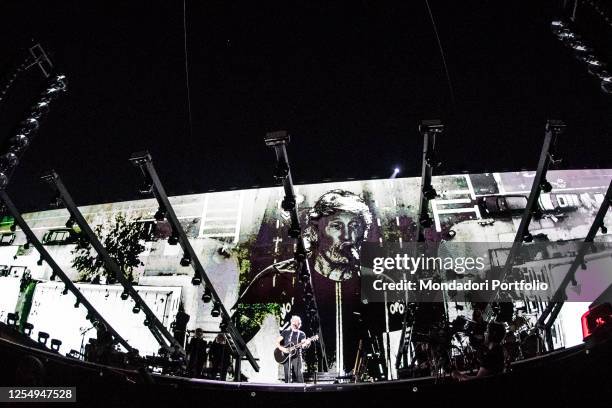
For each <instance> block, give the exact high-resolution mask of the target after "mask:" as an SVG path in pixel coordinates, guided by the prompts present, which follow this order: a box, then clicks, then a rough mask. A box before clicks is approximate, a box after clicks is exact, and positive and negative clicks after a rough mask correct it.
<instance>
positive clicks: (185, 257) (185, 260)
mask: <svg viewBox="0 0 612 408" xmlns="http://www.w3.org/2000/svg"><path fill="white" fill-rule="evenodd" d="M189 265H191V258H189V255H187V254H184V255H183V257H182V258H181V266H189ZM198 285H199V284H198Z"/></svg>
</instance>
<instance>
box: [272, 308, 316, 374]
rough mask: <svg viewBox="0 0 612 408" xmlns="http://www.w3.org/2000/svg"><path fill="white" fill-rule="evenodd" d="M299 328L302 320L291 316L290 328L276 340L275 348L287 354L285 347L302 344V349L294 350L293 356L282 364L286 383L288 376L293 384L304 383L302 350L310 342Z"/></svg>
mask: <svg viewBox="0 0 612 408" xmlns="http://www.w3.org/2000/svg"><path fill="white" fill-rule="evenodd" d="M301 326H302V319H301V318H300V316H291V326H290V327H289V328H288V329H286V330H283V331H282V332H281V333H280V336H278V338H277V339H276V347H277V348H278V349H279V350H280V351H282V352H283V353H288V352H289V350H288V349H287V347H285V346H288V345H296V344H300V343H302V347H300V348H298V349H296V350H295V351H294V354H293V355H291V356H290V358H288V359H287V361H285V362H284V363H283V369H284V371H285V382H286V383H288V382H290V381H289V379H290V377H289V376H290V375H291V378H292V379H294V380H295V382H299V383H303V382H304V374H303V373H302V349H305V348H308V347H309V346H310V343H311V341H310V340H309V339H307V338H306V334H305V333H304V332H303V331H301V330H300V327H301ZM292 382H293V380H292Z"/></svg>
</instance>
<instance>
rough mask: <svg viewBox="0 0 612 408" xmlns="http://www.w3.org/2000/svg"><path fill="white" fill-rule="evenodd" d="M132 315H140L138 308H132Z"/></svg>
mask: <svg viewBox="0 0 612 408" xmlns="http://www.w3.org/2000/svg"><path fill="white" fill-rule="evenodd" d="M132 313H134V314H138V313H140V306H138V305H136V306H134V307H133V308H132Z"/></svg>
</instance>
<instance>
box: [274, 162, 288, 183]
mask: <svg viewBox="0 0 612 408" xmlns="http://www.w3.org/2000/svg"><path fill="white" fill-rule="evenodd" d="M288 175H289V165H288V164H287V162H286V161H284V160H281V161H279V162H278V163H277V164H276V167H275V168H274V178H277V179H284V178H285V177H287V176H288Z"/></svg>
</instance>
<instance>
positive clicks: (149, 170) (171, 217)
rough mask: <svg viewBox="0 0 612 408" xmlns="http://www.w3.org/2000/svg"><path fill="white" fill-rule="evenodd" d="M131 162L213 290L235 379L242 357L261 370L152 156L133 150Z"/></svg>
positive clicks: (186, 253) (196, 270) (201, 276)
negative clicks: (233, 355) (180, 218)
mask: <svg viewBox="0 0 612 408" xmlns="http://www.w3.org/2000/svg"><path fill="white" fill-rule="evenodd" d="M130 161H131V162H132V164H133V165H134V166H136V167H138V168H139V169H140V170H141V172H142V174H143V176H144V177H145V181H146V182H148V183H150V186H151V190H152V193H153V195H154V196H155V199H156V200H157V202H158V204H159V206H160V208H161V209H163V210H165V213H166V218H167V219H168V222H169V223H170V225H171V226H172V234H173V236H176V237H177V238H178V244H180V246H181V248H182V250H183V253H184V254H185V255H186V256H187V257H188V258H187V259H189V260H190V262H189V263H190V265H191V267H192V268H193V270H194V271H195V273H196V274H197V276H198V277H199V278H200V282H199V283H204V284H205V285H206V286H205V287H206V289H207V290H209V291H210V294H211V296H212V300H213V301H214V302H215V305H217V306H218V309H219V312H220V315H221V321H222V324H223V325H224V326H225V330H224V331H225V332H226V338H227V340H228V343H229V345H230V347H231V348H232V350H233V352H234V354H235V360H236V367H235V372H236V375H235V376H234V380H235V381H240V365H241V361H242V359H243V358H246V359H247V360H248V361H249V363H250V364H251V366H252V367H253V369H254V370H255V371H259V365H258V364H257V362H256V361H255V358H254V357H253V355H252V354H251V351H250V350H249V348H248V347H247V345H246V343H245V341H244V339H243V338H242V336H241V335H240V332H239V331H238V329H237V328H236V326H235V325H234V323H233V322H232V319H231V316H230V314H229V313H228V312H227V310H226V309H225V306H224V305H223V302H222V301H221V298H220V297H219V295H218V294H217V291H216V290H215V288H214V286H213V284H212V281H211V280H210V279H209V278H208V275H207V274H206V271H205V270H204V267H203V266H202V264H201V262H200V260H199V259H198V256H197V255H196V253H195V251H194V250H193V247H192V246H191V243H190V242H189V239H188V238H187V234H185V231H184V230H183V227H182V226H181V223H180V222H179V220H178V218H177V216H176V213H175V212H174V208H172V204H171V203H170V200H169V199H168V195H167V194H166V190H165V189H164V186H163V185H162V182H161V180H160V179H159V176H158V175H157V171H155V167H154V166H153V159H152V158H151V155H150V154H149V153H148V152H138V153H134V154H132V157H130ZM227 335H229V336H227Z"/></svg>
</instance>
